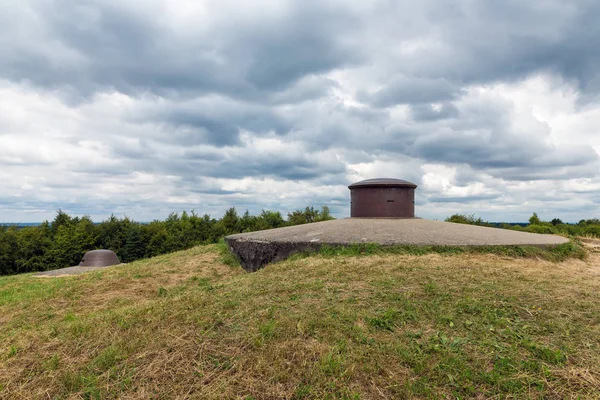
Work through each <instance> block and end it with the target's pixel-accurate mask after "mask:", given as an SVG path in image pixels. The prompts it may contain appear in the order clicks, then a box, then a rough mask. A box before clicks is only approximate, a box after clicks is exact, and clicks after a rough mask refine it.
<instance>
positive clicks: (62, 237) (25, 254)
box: [0, 206, 334, 275]
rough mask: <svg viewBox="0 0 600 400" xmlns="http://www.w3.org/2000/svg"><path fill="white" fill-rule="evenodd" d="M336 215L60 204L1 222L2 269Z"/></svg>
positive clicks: (146, 249)
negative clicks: (159, 216) (66, 207)
mask: <svg viewBox="0 0 600 400" xmlns="http://www.w3.org/2000/svg"><path fill="white" fill-rule="evenodd" d="M330 219H334V218H333V217H332V216H331V215H330V211H329V208H328V207H327V206H323V207H321V209H320V210H319V209H315V208H314V207H306V208H305V209H304V210H296V211H293V212H290V213H288V215H287V220H286V219H284V218H283V216H282V215H281V213H280V212H279V211H269V210H263V211H262V212H261V213H260V214H259V215H250V213H249V212H248V211H246V212H245V213H244V214H243V215H239V214H238V212H237V210H236V209H235V208H233V207H232V208H229V209H228V210H227V211H226V212H225V214H224V215H223V217H221V218H220V219H215V218H211V217H210V215H208V214H204V215H198V214H196V213H195V212H194V211H192V212H190V213H188V212H185V211H184V212H182V213H181V214H178V213H172V214H170V215H169V216H168V217H167V218H166V219H165V220H164V221H159V220H155V221H152V222H150V223H140V222H135V221H132V220H131V219H129V218H127V217H124V218H117V217H115V216H114V215H113V216H111V217H109V218H108V219H106V220H105V221H102V222H100V223H94V222H93V221H92V219H91V218H90V217H89V216H84V217H72V216H70V215H68V214H67V213H65V212H63V211H61V210H59V211H58V212H57V213H56V217H55V218H54V220H53V221H52V222H48V221H45V222H44V223H42V224H41V225H39V226H35V227H22V228H19V227H15V226H10V227H9V226H0V275H7V274H15V273H23V272H32V271H47V270H51V269H57V268H63V267H68V266H73V265H78V264H79V262H80V261H81V258H82V257H83V255H84V254H85V252H86V251H89V250H94V249H109V250H112V251H114V252H115V253H116V254H117V256H118V257H119V259H120V260H121V261H123V262H131V261H135V260H139V259H142V258H147V257H154V256H157V255H160V254H165V253H170V252H173V251H178V250H184V249H188V248H190V247H193V246H196V245H200V244H210V243H216V242H218V241H219V240H220V239H221V238H223V237H224V236H227V235H231V234H235V233H242V232H252V231H258V230H264V229H271V228H280V227H284V226H291V225H300V224H306V223H311V222H319V221H326V220H330Z"/></svg>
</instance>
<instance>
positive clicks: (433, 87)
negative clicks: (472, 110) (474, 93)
mask: <svg viewBox="0 0 600 400" xmlns="http://www.w3.org/2000/svg"><path fill="white" fill-rule="evenodd" d="M459 91H460V90H459V88H458V87H456V86H455V85H453V84H452V83H450V82H448V81H446V80H445V79H441V78H437V79H427V78H420V77H415V76H411V77H407V76H404V75H403V76H397V77H395V78H394V79H392V80H391V81H389V82H385V86H384V88H382V89H380V90H378V91H376V92H375V93H365V92H361V93H359V94H358V98H359V99H360V100H362V101H365V102H368V103H370V104H372V105H374V106H375V107H389V106H394V105H397V104H413V103H415V104H419V103H437V102H445V101H448V100H452V99H454V98H455V97H456V96H457V95H458V93H459Z"/></svg>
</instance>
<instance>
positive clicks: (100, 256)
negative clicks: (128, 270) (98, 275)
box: [79, 250, 121, 267]
mask: <svg viewBox="0 0 600 400" xmlns="http://www.w3.org/2000/svg"><path fill="white" fill-rule="evenodd" d="M117 264H121V261H120V260H119V257H117V255H116V254H115V252H114V251H112V250H92V251H88V252H87V253H85V255H84V256H83V259H82V260H81V262H80V263H79V266H80V267H108V266H111V265H117Z"/></svg>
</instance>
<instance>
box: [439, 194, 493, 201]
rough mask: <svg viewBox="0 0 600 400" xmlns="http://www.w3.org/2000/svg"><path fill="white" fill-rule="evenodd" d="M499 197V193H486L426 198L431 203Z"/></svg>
mask: <svg viewBox="0 0 600 400" xmlns="http://www.w3.org/2000/svg"><path fill="white" fill-rule="evenodd" d="M499 197H501V195H500V194H497V193H496V194H486V195H475V196H445V197H436V196H432V197H429V198H428V199H427V200H428V201H430V202H432V203H473V202H476V201H482V200H494V199H498V198H499Z"/></svg>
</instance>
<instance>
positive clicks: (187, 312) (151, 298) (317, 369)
mask: <svg viewBox="0 0 600 400" xmlns="http://www.w3.org/2000/svg"><path fill="white" fill-rule="evenodd" d="M506 397H512V398H540V399H541V398H555V399H564V398H600V257H599V256H598V255H597V254H591V255H590V257H588V259H587V260H585V261H582V260H578V259H570V260H567V261H564V262H561V263H556V262H551V261H544V260H540V259H525V258H510V257H505V256H501V255H500V256H499V255H490V254H458V255H452V254H445V255H440V254H428V255H420V256H415V255H399V254H387V255H386V254H377V255H370V256H350V255H345V256H323V255H321V256H312V257H304V258H302V257H296V258H294V259H291V260H288V261H285V262H282V263H279V264H275V265H271V266H269V267H268V268H266V269H263V270H261V271H259V272H257V273H253V274H247V273H244V272H243V271H242V270H241V268H239V267H232V266H229V265H226V264H225V263H223V258H222V255H221V252H220V251H219V248H218V246H216V245H210V246H202V247H196V248H193V249H191V250H187V251H182V252H178V253H174V254H170V255H164V256H159V257H156V258H153V259H149V260H143V261H138V262H134V263H131V264H129V265H127V266H124V267H113V268H108V269H106V270H104V271H101V272H95V273H90V274H87V275H81V276H74V277H65V278H34V277H32V276H31V275H19V276H10V277H2V278H0V398H6V399H15V398H40V399H41V398H49V399H67V398H69V399H75V398H92V399H95V398H98V399H100V398H102V399H105V398H125V399H127V398H163V399H171V398H199V399H224V398H239V399H276V398H288V399H322V398H330V399H338V398H339V399H380V398H383V399H386V398H387V399H393V398H461V399H462V398H506Z"/></svg>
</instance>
